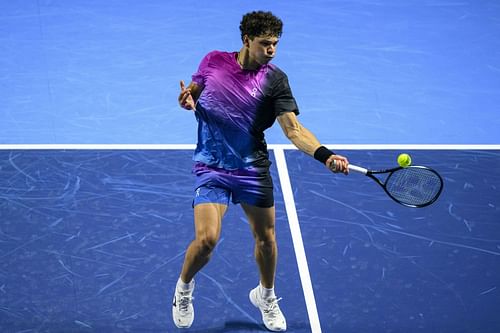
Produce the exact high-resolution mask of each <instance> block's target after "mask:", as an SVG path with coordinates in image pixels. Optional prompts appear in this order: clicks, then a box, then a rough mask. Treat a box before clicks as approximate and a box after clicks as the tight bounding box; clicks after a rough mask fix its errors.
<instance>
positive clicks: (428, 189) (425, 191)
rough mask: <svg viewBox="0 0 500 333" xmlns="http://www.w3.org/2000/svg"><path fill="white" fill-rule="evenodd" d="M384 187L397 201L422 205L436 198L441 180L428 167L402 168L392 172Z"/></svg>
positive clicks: (440, 186) (439, 190)
mask: <svg viewBox="0 0 500 333" xmlns="http://www.w3.org/2000/svg"><path fill="white" fill-rule="evenodd" d="M385 187H386V189H387V192H388V193H389V194H390V195H391V196H392V197H393V198H394V199H396V200H397V201H400V202H402V203H404V204H407V205H412V206H423V205H426V204H428V203H431V202H433V201H434V200H435V199H436V198H437V196H438V195H439V193H440V192H441V188H442V180H441V178H440V177H439V176H438V175H437V174H436V173H435V172H433V171H431V170H429V169H425V168H404V169H399V170H397V171H395V172H393V173H392V174H391V175H390V176H389V178H388V179H387V182H386V185H385Z"/></svg>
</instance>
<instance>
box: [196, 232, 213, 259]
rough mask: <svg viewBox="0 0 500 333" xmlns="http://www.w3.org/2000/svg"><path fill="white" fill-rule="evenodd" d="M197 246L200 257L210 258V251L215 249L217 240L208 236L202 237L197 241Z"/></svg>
mask: <svg viewBox="0 0 500 333" xmlns="http://www.w3.org/2000/svg"><path fill="white" fill-rule="evenodd" d="M198 244H199V249H200V254H201V255H202V256H210V254H211V253H212V251H213V250H214V249H215V246H216V245H217V238H216V237H210V236H206V237H202V238H201V239H199V240H198Z"/></svg>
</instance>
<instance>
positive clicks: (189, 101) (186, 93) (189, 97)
mask: <svg viewBox="0 0 500 333" xmlns="http://www.w3.org/2000/svg"><path fill="white" fill-rule="evenodd" d="M201 91H202V89H201V88H200V87H199V86H198V85H197V84H196V83H194V82H191V83H190V84H189V85H188V86H187V87H186V85H185V84H184V81H182V80H181V92H180V94H179V98H178V100H179V105H180V106H181V107H182V108H183V109H186V110H193V111H194V110H196V101H197V100H198V97H200V95H201Z"/></svg>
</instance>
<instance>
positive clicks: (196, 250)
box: [172, 187, 229, 328]
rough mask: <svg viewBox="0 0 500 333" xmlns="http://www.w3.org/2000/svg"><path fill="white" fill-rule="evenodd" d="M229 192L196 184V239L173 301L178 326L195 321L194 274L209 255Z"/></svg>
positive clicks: (216, 236) (188, 252)
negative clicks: (197, 186)
mask: <svg viewBox="0 0 500 333" xmlns="http://www.w3.org/2000/svg"><path fill="white" fill-rule="evenodd" d="M228 202H229V192H228V191H227V190H225V189H222V188H217V187H199V188H198V189H197V190H196V195H195V199H194V200H193V206H194V225H195V238H194V240H193V241H192V242H191V243H190V244H189V246H188V248H187V251H186V255H185V257H184V264H183V266H182V271H181V275H180V277H179V279H178V281H177V284H176V287H175V293H174V299H173V303H172V317H173V320H174V323H175V325H176V326H177V327H179V328H188V327H190V326H191V325H192V323H193V320H194V307H193V291H194V276H195V275H196V273H197V272H198V271H199V270H200V269H202V268H203V266H205V265H206V264H207V263H208V261H209V260H210V257H211V255H212V251H213V249H214V248H215V246H216V244H217V242H218V240H219V237H220V232H221V225H222V218H223V217H224V214H225V212H226V210H227V206H228Z"/></svg>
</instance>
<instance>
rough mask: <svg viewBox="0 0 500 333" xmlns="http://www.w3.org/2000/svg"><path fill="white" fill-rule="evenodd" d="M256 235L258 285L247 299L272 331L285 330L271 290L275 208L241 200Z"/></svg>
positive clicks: (281, 315)
mask: <svg viewBox="0 0 500 333" xmlns="http://www.w3.org/2000/svg"><path fill="white" fill-rule="evenodd" d="M241 206H242V207H243V210H244V211H245V214H246V215H247V218H248V221H249V223H250V226H251V228H252V233H253V235H254V238H255V259H256V261H257V265H258V267H259V272H260V283H259V286H257V287H256V288H254V289H253V290H252V291H250V295H249V297H250V301H251V302H252V304H253V305H254V306H256V307H257V308H259V310H260V311H261V314H262V320H263V322H264V325H265V326H266V328H267V329H269V330H271V331H285V330H286V320H285V317H284V316H283V313H282V312H281V310H280V307H279V305H278V301H279V300H280V299H278V298H277V297H276V295H275V293H274V278H275V274H276V263H277V257H278V247H277V245H276V232H275V209H274V206H272V207H268V208H262V207H256V206H251V205H248V204H244V203H242V204H241Z"/></svg>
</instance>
